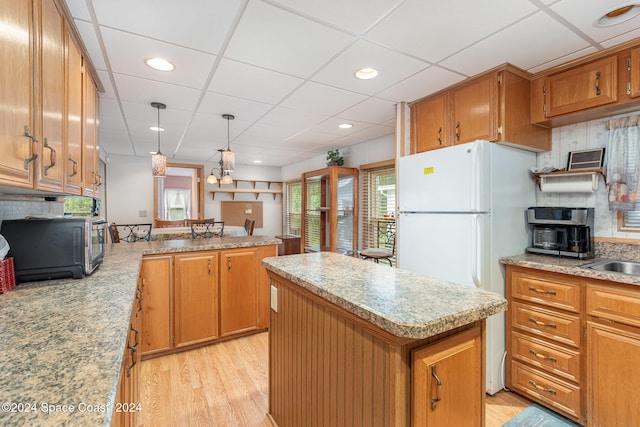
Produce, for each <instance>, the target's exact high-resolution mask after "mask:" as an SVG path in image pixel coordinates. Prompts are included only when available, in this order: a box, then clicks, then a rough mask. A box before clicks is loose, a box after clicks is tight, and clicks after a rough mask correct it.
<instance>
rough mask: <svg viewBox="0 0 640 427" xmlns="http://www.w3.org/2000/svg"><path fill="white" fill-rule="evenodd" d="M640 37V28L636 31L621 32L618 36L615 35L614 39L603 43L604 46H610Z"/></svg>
mask: <svg viewBox="0 0 640 427" xmlns="http://www.w3.org/2000/svg"><path fill="white" fill-rule="evenodd" d="M638 37H640V28H638V29H636V30H634V31H629V32H628V33H624V34H621V35H620V36H618V37H614V38H612V39H609V40H606V41H603V42H602V43H601V44H602V47H604V48H609V47H613V46H616V45H618V44H620V43H624V42H626V41H629V40H633V39H636V38H638Z"/></svg>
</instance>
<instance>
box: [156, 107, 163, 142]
mask: <svg viewBox="0 0 640 427" xmlns="http://www.w3.org/2000/svg"><path fill="white" fill-rule="evenodd" d="M157 109H158V152H157V154H162V153H160V105H158V106H157Z"/></svg>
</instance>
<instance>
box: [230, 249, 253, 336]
mask: <svg viewBox="0 0 640 427" xmlns="http://www.w3.org/2000/svg"><path fill="white" fill-rule="evenodd" d="M258 267H259V258H258V255H257V253H256V250H255V249H254V248H247V249H238V250H228V251H223V252H221V253H220V331H221V336H226V335H232V334H235V333H238V332H244V331H250V330H252V329H256V328H257V327H258Z"/></svg>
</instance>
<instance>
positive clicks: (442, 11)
mask: <svg viewBox="0 0 640 427" xmlns="http://www.w3.org/2000/svg"><path fill="white" fill-rule="evenodd" d="M536 10H537V9H536V8H535V7H534V6H533V4H532V3H531V2H530V1H528V0H495V1H493V2H491V7H487V4H486V3H485V2H475V1H466V2H464V3H461V2H457V3H452V2H451V0H429V1H424V0H408V1H406V2H405V3H403V4H402V6H400V7H399V8H397V9H396V10H395V11H394V12H393V13H391V14H390V15H389V16H388V17H387V18H385V19H384V20H382V22H380V23H379V24H378V25H376V26H375V27H374V28H373V29H372V30H371V31H369V32H368V33H367V34H366V35H365V36H366V38H367V39H369V40H373V41H376V42H378V43H381V44H383V45H385V46H388V47H390V48H393V49H397V50H399V51H402V52H406V53H409V54H411V55H414V56H416V57H418V58H422V59H424V60H426V61H429V62H433V63H435V62H438V61H441V60H442V59H444V58H446V57H448V56H450V55H453V54H454V53H456V52H458V51H459V50H461V49H464V48H465V47H468V46H470V45H471V44H473V43H475V42H476V41H477V40H479V39H482V38H484V37H487V36H489V35H490V34H492V33H494V32H495V31H498V30H499V29H500V28H504V27H506V26H508V25H510V24H512V23H514V22H516V21H518V20H519V19H522V18H523V17H525V16H527V15H528V14H530V13H532V12H535V11H536Z"/></svg>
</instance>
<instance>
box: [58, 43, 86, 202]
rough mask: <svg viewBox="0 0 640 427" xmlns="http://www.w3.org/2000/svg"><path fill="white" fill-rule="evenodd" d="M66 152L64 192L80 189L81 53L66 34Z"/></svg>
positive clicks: (79, 190)
mask: <svg viewBox="0 0 640 427" xmlns="http://www.w3.org/2000/svg"><path fill="white" fill-rule="evenodd" d="M67 45H68V54H67V154H66V155H65V157H64V159H62V158H61V159H60V161H61V162H62V161H64V162H65V164H66V167H65V170H66V172H65V175H66V178H65V192H66V193H68V194H81V191H82V74H83V73H82V55H81V54H80V49H79V48H78V46H77V45H76V43H75V41H74V40H73V38H72V37H70V36H67Z"/></svg>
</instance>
